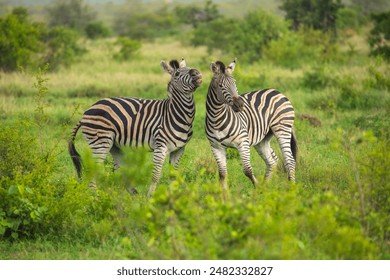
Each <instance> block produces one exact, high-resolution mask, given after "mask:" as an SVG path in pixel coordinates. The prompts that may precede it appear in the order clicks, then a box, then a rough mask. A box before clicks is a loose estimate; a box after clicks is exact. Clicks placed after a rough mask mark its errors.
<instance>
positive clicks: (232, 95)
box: [210, 59, 244, 112]
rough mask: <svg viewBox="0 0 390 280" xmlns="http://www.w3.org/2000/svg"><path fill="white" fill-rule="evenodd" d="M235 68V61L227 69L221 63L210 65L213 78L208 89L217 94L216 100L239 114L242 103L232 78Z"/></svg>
mask: <svg viewBox="0 0 390 280" xmlns="http://www.w3.org/2000/svg"><path fill="white" fill-rule="evenodd" d="M235 67H236V59H234V61H233V62H232V63H230V64H229V66H228V67H226V66H225V64H223V62H221V61H217V62H215V63H214V62H213V63H211V64H210V69H211V71H212V72H213V73H214V76H213V79H212V81H211V84H210V87H211V88H212V89H214V91H215V92H216V93H217V98H218V100H220V101H221V102H224V103H227V104H229V105H230V106H231V107H232V109H233V110H234V111H235V112H240V111H242V108H243V106H244V102H243V101H242V99H241V98H240V96H239V95H238V89H237V85H236V80H235V79H234V78H233V76H232V73H233V71H234V68H235Z"/></svg>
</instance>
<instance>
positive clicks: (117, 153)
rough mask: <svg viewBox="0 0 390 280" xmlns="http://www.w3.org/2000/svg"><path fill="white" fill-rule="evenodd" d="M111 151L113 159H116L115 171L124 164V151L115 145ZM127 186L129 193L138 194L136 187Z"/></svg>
mask: <svg viewBox="0 0 390 280" xmlns="http://www.w3.org/2000/svg"><path fill="white" fill-rule="evenodd" d="M110 153H111V155H112V159H113V160H114V171H116V170H118V168H119V167H121V166H122V165H123V152H122V151H121V149H120V148H118V147H116V146H115V145H114V146H113V147H112V148H111V151H110ZM125 188H126V190H127V192H128V193H129V194H137V193H138V191H137V190H136V188H135V187H132V186H130V187H128V186H125Z"/></svg>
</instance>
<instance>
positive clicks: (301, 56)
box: [0, 27, 390, 260]
mask: <svg viewBox="0 0 390 280" xmlns="http://www.w3.org/2000/svg"><path fill="white" fill-rule="evenodd" d="M306 32H307V33H303V32H301V33H299V32H297V33H296V34H295V33H294V34H292V33H291V34H290V33H286V34H288V35H285V36H284V37H283V36H282V37H281V38H279V39H278V40H275V41H273V42H271V43H270V44H269V45H268V47H267V48H265V49H264V50H263V56H262V58H256V57H252V56H251V55H249V51H248V53H247V52H245V51H241V52H236V53H230V52H225V51H224V50H220V49H217V48H215V47H213V48H210V46H202V45H200V44H191V43H190V40H189V37H190V35H189V33H188V34H187V33H181V34H180V35H178V36H176V35H172V34H168V35H166V36H164V37H162V38H154V39H153V40H145V41H142V45H140V48H139V50H138V51H137V52H136V53H135V54H134V55H132V56H131V57H130V58H128V59H116V58H115V55H113V54H116V53H119V52H120V48H121V46H120V44H119V45H118V41H117V39H116V38H114V37H113V36H109V37H107V38H99V39H90V38H86V37H85V36H81V37H80V38H79V39H78V44H79V45H81V46H82V47H83V49H84V52H83V54H82V55H80V56H79V57H78V58H77V59H76V60H75V61H74V62H73V63H72V64H71V65H70V66H68V67H58V69H56V70H55V71H51V70H50V67H51V66H50V63H49V64H48V68H47V67H45V66H41V67H28V68H24V69H19V70H16V71H1V72H0V121H1V130H0V175H1V177H0V259H336V260H338V259H364V260H366V259H389V258H390V172H389V170H390V156H389V155H390V149H389V144H390V133H389V132H390V120H389V113H390V92H389V91H390V66H389V62H388V61H387V60H386V59H384V58H381V57H377V56H372V55H370V46H369V44H368V43H367V41H366V37H367V36H368V35H367V34H368V32H369V31H368V29H367V28H366V27H365V28H362V29H361V30H360V31H359V32H355V31H353V32H352V31H351V30H348V31H346V32H345V33H342V32H340V33H339V34H338V38H339V39H338V40H337V41H335V42H333V41H332V42H331V39H329V38H328V37H327V36H325V37H322V36H320V35H319V34H320V33H318V32H314V31H306ZM310 32H311V33H310ZM305 34H306V35H305ZM307 34H309V35H307ZM187 36H188V37H187ZM294 36H297V37H294ZM340 37H341V39H340ZM301 38H304V40H308V41H309V43H308V41H306V43H302V45H299V44H298V43H296V44H294V43H293V42H297V40H298V39H299V40H300V39H301ZM305 38H306V39H305ZM308 38H311V40H309V39H308ZM319 40H322V41H320V42H319ZM305 44H309V45H310V44H312V45H310V46H308V47H307V48H305ZM244 49H245V48H244ZM308 49H310V51H312V52H313V53H309V54H308V52H309V50H308ZM304 51H307V52H306V53H303V52H304ZM301 52H302V53H301ZM181 57H184V58H185V59H186V62H187V65H188V66H190V67H194V68H197V69H199V70H200V71H201V72H202V74H203V84H202V85H201V86H200V87H199V88H198V89H197V90H196V92H195V94H194V97H195V104H196V116H195V120H194V124H193V137H192V139H191V141H190V142H189V143H188V144H187V146H186V149H185V153H184V155H183V157H182V160H181V162H180V165H179V169H178V170H177V171H176V170H174V169H173V168H172V167H170V166H169V164H168V161H167V160H166V162H165V164H164V168H163V173H162V178H161V181H160V185H159V186H158V188H157V190H156V192H155V193H154V194H153V196H152V197H151V198H147V191H148V187H149V183H150V179H151V172H152V155H153V154H152V153H151V152H149V151H147V150H145V151H144V150H131V149H128V150H125V160H124V166H122V167H121V168H120V169H119V170H117V171H116V172H112V159H111V157H109V159H108V160H107V162H106V164H105V166H103V167H102V166H98V165H96V164H95V163H94V161H93V160H92V155H91V152H90V151H89V149H88V146H87V144H86V142H85V140H84V138H83V137H82V135H81V133H79V134H78V136H77V138H76V142H75V143H76V147H77V149H78V151H79V152H80V154H81V155H82V159H83V164H84V167H85V170H86V171H85V174H84V178H83V180H82V181H79V180H78V179H77V176H76V171H75V169H74V167H73V164H72V161H71V159H70V156H69V154H68V150H67V145H68V144H67V143H68V139H69V137H70V134H71V132H72V129H73V127H74V126H75V125H76V123H77V122H78V121H79V120H80V119H81V117H82V114H83V112H84V111H85V110H87V109H88V108H89V107H90V106H91V105H92V104H93V103H95V102H96V101H98V100H99V99H101V98H104V97H114V96H124V97H142V98H152V99H163V98H167V83H168V81H169V79H170V76H169V75H167V74H166V73H165V72H164V71H163V70H162V69H161V67H160V62H161V60H166V61H169V60H171V59H178V60H180V59H181ZM235 57H237V66H236V69H235V71H234V73H233V75H234V77H235V78H236V81H237V86H238V90H239V92H240V93H244V92H248V91H252V90H255V89H265V88H275V89H277V90H279V91H281V92H283V93H284V94H285V95H286V96H287V97H288V98H289V99H290V101H291V103H292V104H293V106H294V109H295V113H296V119H295V128H294V130H295V134H296V138H297V143H298V159H297V168H296V183H295V184H293V183H290V182H289V181H288V180H287V175H286V173H285V172H284V170H283V164H282V161H281V160H280V161H279V165H278V168H277V170H276V172H275V173H274V175H273V177H272V179H271V180H270V181H268V182H263V181H262V178H263V176H264V173H265V164H264V162H263V160H262V159H261V158H260V157H259V156H258V154H257V153H256V151H255V150H254V149H252V150H251V163H252V166H253V169H254V172H255V175H256V176H257V177H258V179H259V181H260V182H261V183H260V184H259V186H257V187H256V188H254V187H253V186H252V184H251V182H250V181H249V179H248V178H247V177H246V176H245V175H244V174H243V172H242V167H241V161H240V157H239V155H238V152H237V151H236V150H234V149H229V150H228V153H227V158H228V185H229V196H228V198H227V199H223V197H222V191H221V187H220V186H219V183H218V169H217V164H216V162H215V159H214V157H213V155H212V153H211V149H210V146H209V143H208V140H207V138H206V135H205V132H204V119H205V114H206V108H205V103H206V94H207V89H208V85H209V83H210V81H211V77H212V73H211V71H210V69H209V65H210V63H211V62H215V61H217V60H221V61H223V62H225V64H228V63H230V62H231V61H232V60H233V59H234V58H235ZM241 57H242V59H241ZM271 143H272V146H273V148H274V150H275V151H276V152H277V154H278V156H279V158H281V153H280V149H279V146H278V145H277V143H276V140H275V139H273V140H272V142H271ZM92 178H97V188H96V189H91V188H90V187H89V182H90V181H91V180H92ZM133 187H135V188H136V189H137V191H138V194H130V193H129V192H128V190H130V189H131V188H133Z"/></svg>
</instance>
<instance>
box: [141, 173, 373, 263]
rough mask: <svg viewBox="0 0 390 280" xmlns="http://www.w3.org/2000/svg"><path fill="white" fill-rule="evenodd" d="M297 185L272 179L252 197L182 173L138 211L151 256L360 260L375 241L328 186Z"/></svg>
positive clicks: (366, 254)
mask: <svg viewBox="0 0 390 280" xmlns="http://www.w3.org/2000/svg"><path fill="white" fill-rule="evenodd" d="M300 188H301V187H299V186H295V187H294V186H288V185H287V184H286V185H283V186H279V187H276V186H271V185H268V186H267V188H263V189H262V194H261V195H259V193H258V192H253V193H252V195H253V197H252V199H251V200H246V199H242V198H237V197H235V198H233V197H232V198H230V199H228V200H226V201H222V200H221V190H220V188H219V187H217V186H214V185H210V184H206V185H197V184H187V183H186V182H185V181H184V179H183V178H182V177H181V176H180V175H179V176H178V177H176V180H175V181H173V182H172V183H170V184H169V186H166V187H163V186H161V187H160V188H158V189H157V191H156V193H155V195H154V196H153V198H152V199H151V201H150V204H149V205H146V209H145V210H143V216H142V219H141V221H143V222H142V223H143V224H145V226H146V227H147V228H146V230H147V232H148V233H149V240H145V242H146V243H147V244H148V247H149V250H150V251H149V254H150V255H149V257H150V258H163V259H306V258H311V259H360V258H374V257H375V253H376V247H375V245H373V244H372V243H371V242H370V241H369V239H367V238H366V237H365V236H364V235H362V233H361V228H360V226H359V225H357V226H356V225H355V226H352V225H349V224H346V223H344V222H343V220H342V219H340V218H339V217H341V216H343V215H347V211H343V210H341V209H340V207H339V203H340V201H339V200H338V199H337V197H336V196H335V195H333V194H332V193H329V192H327V193H324V194H322V193H317V194H310V198H309V195H308V196H305V195H304V191H302V192H301V191H300Z"/></svg>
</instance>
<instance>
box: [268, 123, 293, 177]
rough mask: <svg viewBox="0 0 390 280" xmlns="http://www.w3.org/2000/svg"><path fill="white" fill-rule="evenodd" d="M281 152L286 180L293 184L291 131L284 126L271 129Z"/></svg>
mask: <svg viewBox="0 0 390 280" xmlns="http://www.w3.org/2000/svg"><path fill="white" fill-rule="evenodd" d="M272 131H273V133H274V135H275V137H276V139H277V140H278V143H279V147H280V149H281V150H282V155H283V163H284V169H285V170H286V171H287V176H288V179H289V180H290V181H292V182H295V159H294V156H293V153H292V150H291V138H292V129H291V128H289V129H288V128H287V127H285V126H283V127H281V128H272Z"/></svg>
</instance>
